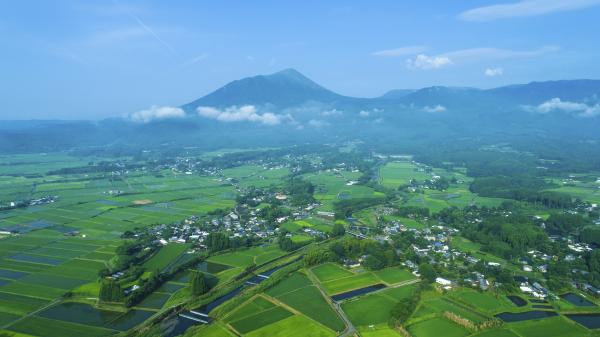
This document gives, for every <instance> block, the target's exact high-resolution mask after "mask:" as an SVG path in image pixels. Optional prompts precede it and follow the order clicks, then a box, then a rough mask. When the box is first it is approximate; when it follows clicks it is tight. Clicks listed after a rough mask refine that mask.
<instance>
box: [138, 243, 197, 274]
mask: <svg viewBox="0 0 600 337" xmlns="http://www.w3.org/2000/svg"><path fill="white" fill-rule="evenodd" d="M189 247H190V246H189V245H186V244H177V243H171V244H168V245H166V246H164V247H161V248H160V250H159V251H158V253H156V254H154V256H152V258H150V259H149V260H148V261H146V262H145V263H144V268H146V270H148V271H155V270H158V271H162V270H164V269H165V268H167V266H169V265H170V264H171V263H172V262H173V261H175V260H177V258H178V257H179V256H180V255H181V254H183V253H184V252H185V251H186V250H187V249H189Z"/></svg>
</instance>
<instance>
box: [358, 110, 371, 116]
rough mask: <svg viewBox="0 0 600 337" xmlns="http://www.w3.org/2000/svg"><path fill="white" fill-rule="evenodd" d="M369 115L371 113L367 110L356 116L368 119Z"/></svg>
mask: <svg viewBox="0 0 600 337" xmlns="http://www.w3.org/2000/svg"><path fill="white" fill-rule="evenodd" d="M370 114H371V111H367V110H361V111H360V112H359V113H358V115H359V116H360V117H369V115H370Z"/></svg>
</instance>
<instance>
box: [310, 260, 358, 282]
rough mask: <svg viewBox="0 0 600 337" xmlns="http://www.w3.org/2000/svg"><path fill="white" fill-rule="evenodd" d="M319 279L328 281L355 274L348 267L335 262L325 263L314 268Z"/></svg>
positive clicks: (313, 270)
mask: <svg viewBox="0 0 600 337" xmlns="http://www.w3.org/2000/svg"><path fill="white" fill-rule="evenodd" d="M312 272H313V273H314V274H315V275H316V276H317V278H318V279H319V281H321V282H327V281H332V280H337V279H339V278H344V277H348V276H352V275H354V274H353V273H352V272H351V271H349V270H347V269H346V268H344V267H342V266H340V265H338V264H335V263H324V264H321V265H318V266H316V267H314V268H313V269H312Z"/></svg>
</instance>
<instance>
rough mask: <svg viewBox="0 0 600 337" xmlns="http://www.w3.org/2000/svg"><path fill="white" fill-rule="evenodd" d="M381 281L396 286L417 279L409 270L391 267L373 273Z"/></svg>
mask: <svg viewBox="0 0 600 337" xmlns="http://www.w3.org/2000/svg"><path fill="white" fill-rule="evenodd" d="M373 273H374V274H375V276H377V277H378V278H379V279H380V280H382V281H383V282H385V283H387V284H395V283H400V282H405V281H409V280H413V279H416V277H415V276H414V275H413V274H412V273H411V272H410V271H408V270H406V269H402V268H399V267H390V268H385V269H382V270H378V271H375V272H373Z"/></svg>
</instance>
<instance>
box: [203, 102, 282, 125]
mask: <svg viewBox="0 0 600 337" xmlns="http://www.w3.org/2000/svg"><path fill="white" fill-rule="evenodd" d="M196 111H197V112H198V115H200V116H202V117H206V118H210V119H215V120H218V121H220V122H257V123H262V124H265V125H277V124H280V123H281V122H284V121H286V120H292V117H291V116H290V115H277V114H274V113H272V112H265V113H262V114H260V113H258V109H257V108H256V107H255V106H253V105H244V106H241V107H237V106H230V107H228V108H225V109H224V110H221V109H217V108H214V107H209V106H200V107H198V108H197V109H196Z"/></svg>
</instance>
